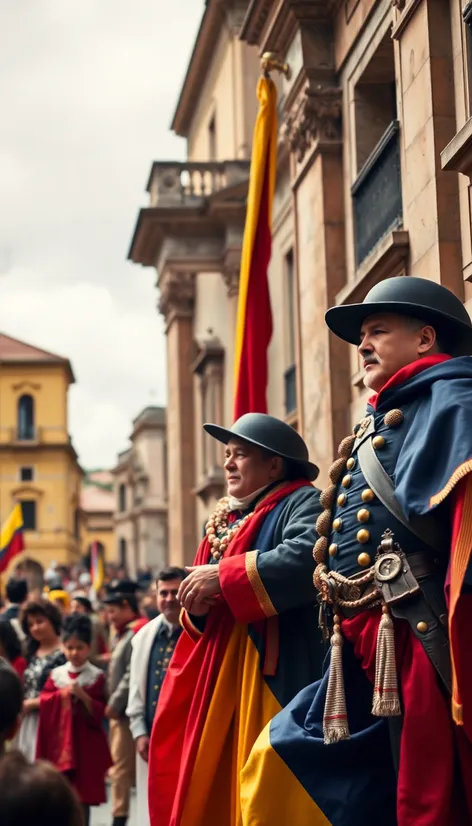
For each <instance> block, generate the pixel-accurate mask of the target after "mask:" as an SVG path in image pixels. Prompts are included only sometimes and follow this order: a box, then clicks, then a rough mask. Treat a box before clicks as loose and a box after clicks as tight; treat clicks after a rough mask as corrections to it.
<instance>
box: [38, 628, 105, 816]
mask: <svg viewBox="0 0 472 826" xmlns="http://www.w3.org/2000/svg"><path fill="white" fill-rule="evenodd" d="M62 639H63V646H64V653H65V656H66V659H67V662H66V663H65V664H64V665H61V666H59V667H58V668H55V669H53V671H51V673H50V675H49V678H48V680H47V682H46V684H45V686H44V688H43V690H42V692H41V696H40V705H39V729H38V741H37V750H36V757H38V758H44V759H46V760H49V761H50V762H51V763H53V764H54V765H55V766H56V768H57V769H59V771H60V772H62V773H64V774H65V775H66V776H67V777H68V778H69V780H70V782H71V783H72V785H73V787H74V789H75V790H76V792H77V794H78V796H79V799H80V801H81V803H82V807H83V811H84V821H85V824H86V826H88V823H89V817H90V806H98V805H99V804H100V803H105V801H106V793H105V775H106V773H107V771H108V769H109V768H110V766H111V758H110V752H109V749H108V743H107V739H106V736H105V732H104V730H103V726H102V722H103V712H104V709H105V705H106V691H105V676H104V674H103V672H102V671H101V670H100V669H99V668H97V667H96V666H95V665H92V663H91V662H90V660H89V656H90V645H91V641H92V624H91V622H90V618H89V617H88V616H86V615H85V614H72V615H71V616H69V617H66V618H65V620H64V630H63V635H62Z"/></svg>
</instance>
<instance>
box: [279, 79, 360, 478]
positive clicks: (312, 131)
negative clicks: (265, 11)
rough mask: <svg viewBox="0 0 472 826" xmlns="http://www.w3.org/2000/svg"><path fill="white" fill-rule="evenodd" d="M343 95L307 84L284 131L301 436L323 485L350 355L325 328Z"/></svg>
mask: <svg viewBox="0 0 472 826" xmlns="http://www.w3.org/2000/svg"><path fill="white" fill-rule="evenodd" d="M340 123H341V90H340V89H338V88H336V87H335V86H333V85H330V84H325V83H316V85H315V84H313V85H312V84H311V83H310V82H308V83H307V84H306V85H305V87H304V88H303V89H302V91H301V93H300V95H298V96H297V99H296V100H295V102H294V104H293V106H292V108H291V110H290V111H289V113H288V115H287V117H286V119H285V124H284V127H283V134H284V136H285V138H286V140H287V141H288V143H289V146H290V149H291V151H292V154H293V159H292V166H293V177H294V180H293V191H294V208H295V223H296V267H297V282H298V290H297V292H298V301H299V306H298V322H299V323H298V326H299V359H298V360H299V364H300V374H301V382H300V387H301V402H302V411H301V413H302V415H301V422H302V433H303V436H304V438H305V439H306V441H307V444H308V446H309V449H310V455H311V457H312V459H313V461H315V462H316V464H318V465H319V467H320V471H321V474H320V484H321V486H322V485H323V484H325V483H326V482H327V481H328V477H327V472H328V468H329V465H330V464H331V462H332V459H333V456H334V455H335V453H336V448H337V445H338V444H339V442H340V441H341V439H342V438H343V437H344V436H345V435H346V434H347V433H348V432H349V401H350V376H349V359H348V354H347V348H346V345H345V344H344V342H341V341H340V340H339V339H337V338H336V337H335V336H333V335H332V334H331V333H330V332H329V330H328V328H327V326H326V323H325V320H324V315H325V312H326V310H327V308H328V307H330V306H332V305H333V304H335V303H336V295H337V293H338V292H339V291H340V290H341V289H342V287H343V286H344V283H345V278H346V274H345V251H344V205H343V169H342V154H341V129H340Z"/></svg>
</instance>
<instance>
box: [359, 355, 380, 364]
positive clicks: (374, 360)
mask: <svg viewBox="0 0 472 826" xmlns="http://www.w3.org/2000/svg"><path fill="white" fill-rule="evenodd" d="M361 355H362V353H361ZM362 358H363V361H364V364H365V365H367V364H378V363H379V360H378V359H377V358H375V356H372V355H370V356H368V355H365V356H362Z"/></svg>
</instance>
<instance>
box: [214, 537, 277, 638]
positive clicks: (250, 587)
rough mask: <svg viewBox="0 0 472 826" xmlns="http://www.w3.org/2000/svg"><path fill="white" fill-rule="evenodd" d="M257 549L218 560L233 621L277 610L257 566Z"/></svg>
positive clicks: (257, 617) (251, 619)
mask: <svg viewBox="0 0 472 826" xmlns="http://www.w3.org/2000/svg"><path fill="white" fill-rule="evenodd" d="M258 555H259V551H248V552H247V553H245V554H241V555H239V556H230V557H227V558H226V559H222V560H221V561H220V563H219V566H218V568H219V574H220V585H221V590H222V593H223V596H224V598H225V600H226V602H227V603H228V606H229V608H230V610H231V612H232V614H233V616H234V618H235V620H236V622H242V623H249V622H258V621H259V620H262V619H266V617H273V616H275V615H276V614H277V611H276V609H275V608H274V605H273V604H272V600H271V599H270V597H269V594H268V593H267V591H266V589H265V586H264V583H263V582H262V579H261V577H260V574H259V571H258V568H257V557H258Z"/></svg>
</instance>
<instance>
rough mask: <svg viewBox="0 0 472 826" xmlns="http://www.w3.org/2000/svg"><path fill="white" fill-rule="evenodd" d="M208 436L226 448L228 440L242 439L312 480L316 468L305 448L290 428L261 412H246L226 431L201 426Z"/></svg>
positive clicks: (209, 426)
mask: <svg viewBox="0 0 472 826" xmlns="http://www.w3.org/2000/svg"><path fill="white" fill-rule="evenodd" d="M203 427H204V429H205V430H206V432H207V433H209V434H210V436H213V438H214V439H217V440H218V441H219V442H223V444H225V445H227V444H228V442H229V441H230V440H231V439H234V438H237V439H242V440H243V441H244V442H249V443H250V444H251V445H256V446H257V447H261V448H263V449H264V450H268V451H270V452H271V453H273V454H274V456H281V457H282V459H286V460H287V461H288V462H293V464H294V465H296V466H297V465H298V466H299V467H300V475H301V476H302V475H303V476H304V477H306V478H307V479H310V481H312V482H313V481H314V480H315V479H316V477H317V476H318V473H319V469H318V468H317V467H316V465H314V464H313V462H310V461H309V459H308V448H307V446H306V444H305V442H304V441H303V439H302V437H301V436H300V434H299V433H297V431H296V430H294V429H293V427H290V425H288V424H286V423H285V422H282V421H280V419H276V418H275V417H274V416H267V414H265V413H246V414H245V415H244V416H241V418H239V419H238V420H237V421H236V422H235V423H234V424H233V426H232V427H231V428H230V429H228V428H226V427H220V426H219V425H217V424H204V425H203Z"/></svg>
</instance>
